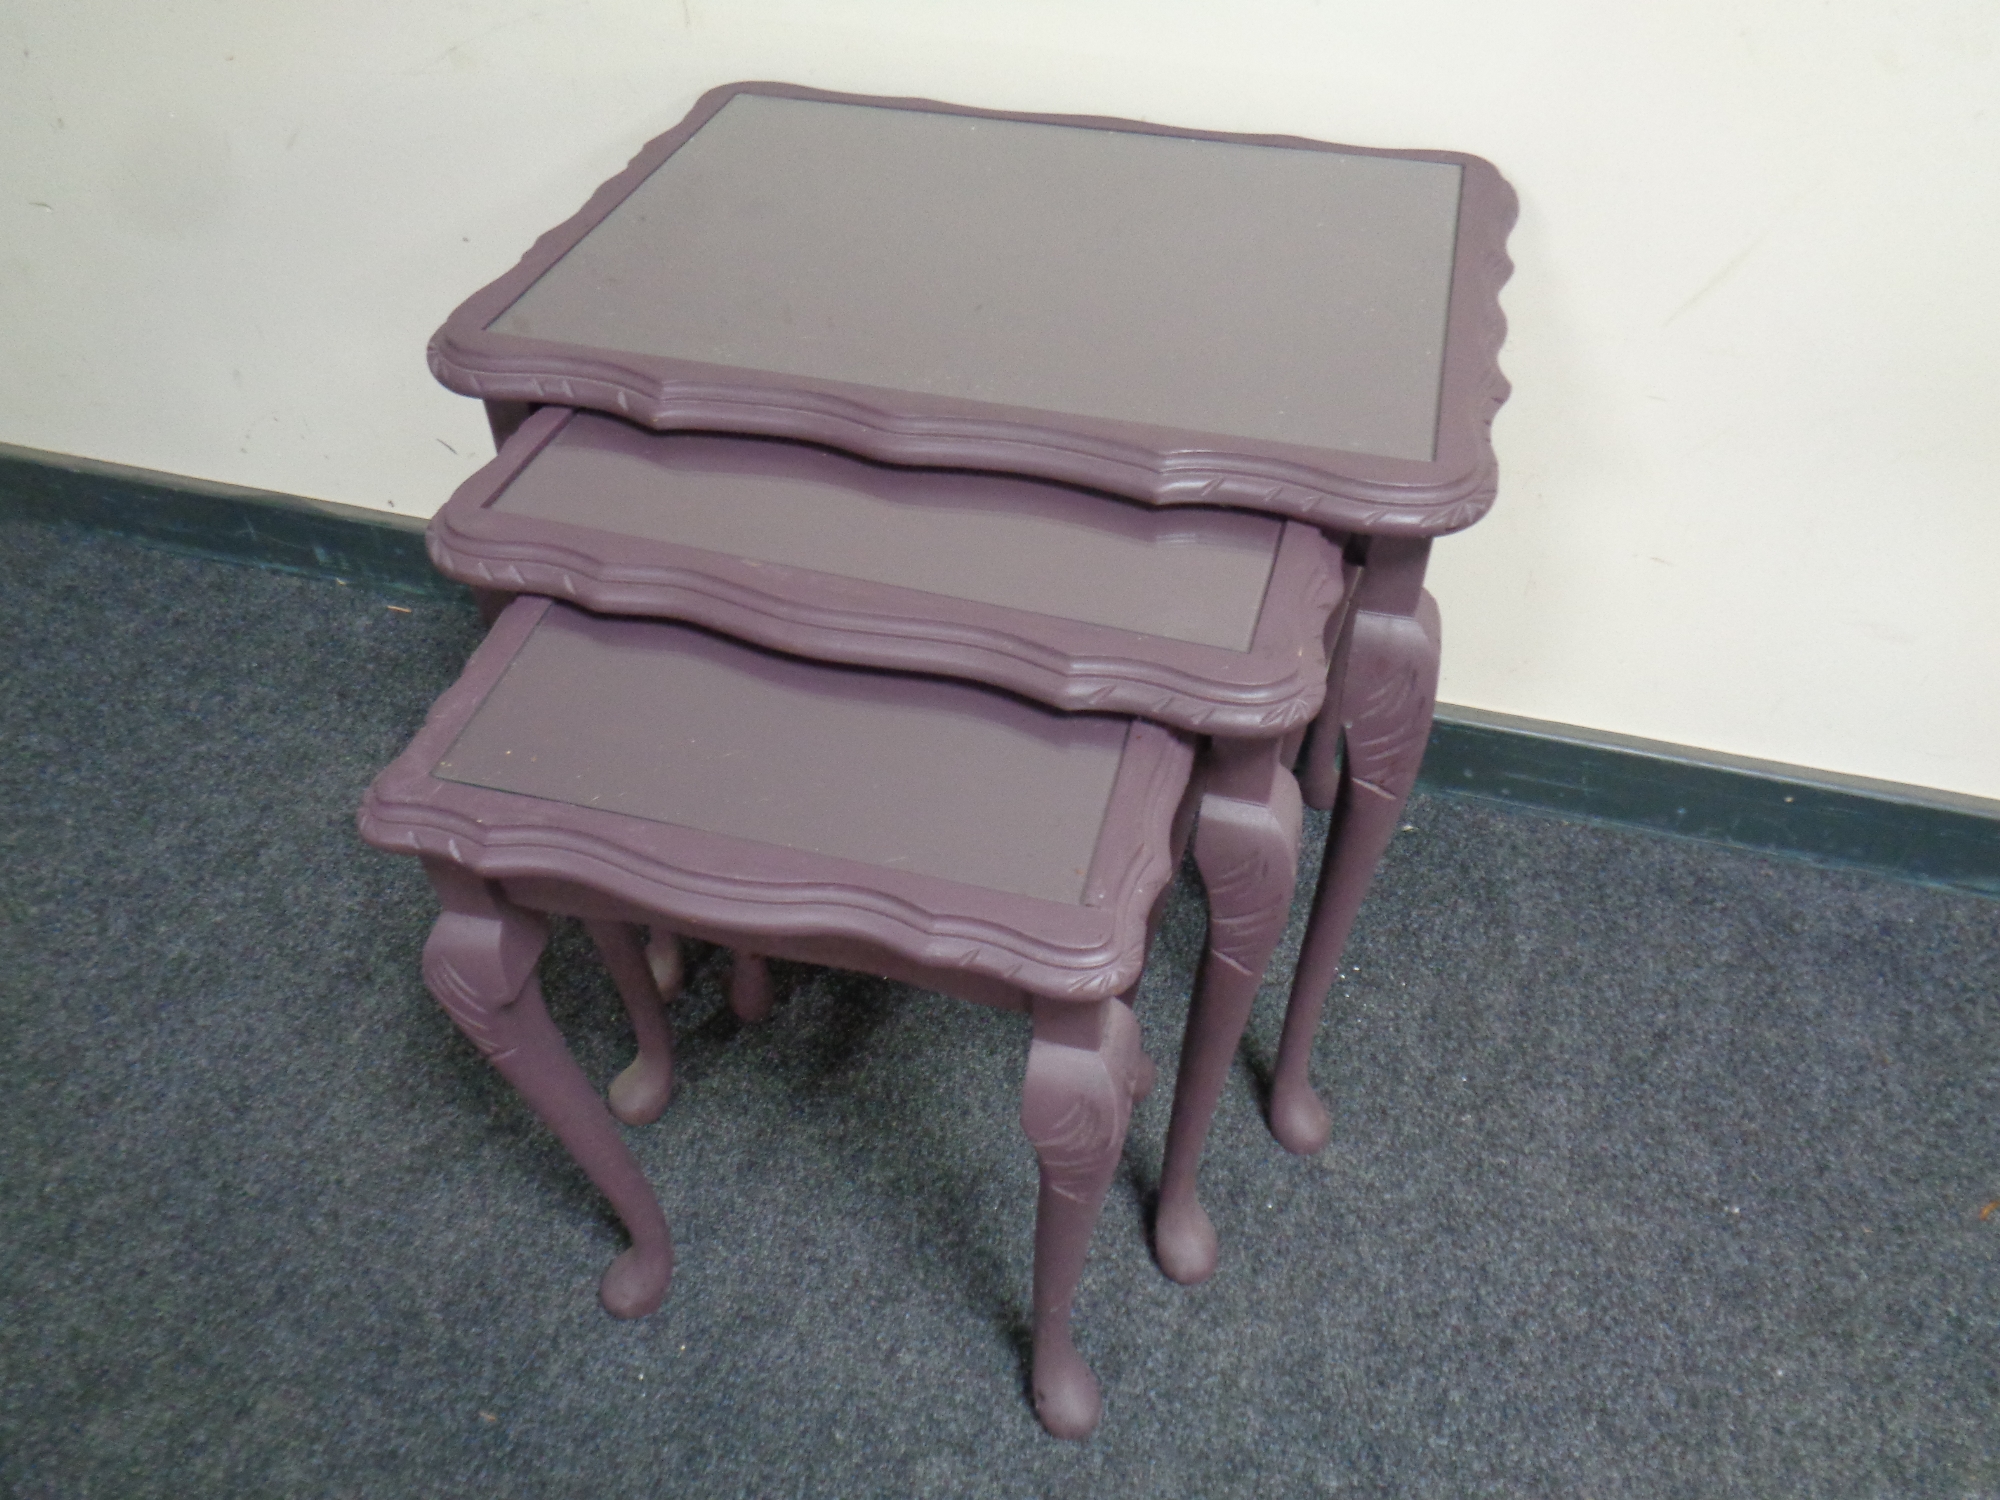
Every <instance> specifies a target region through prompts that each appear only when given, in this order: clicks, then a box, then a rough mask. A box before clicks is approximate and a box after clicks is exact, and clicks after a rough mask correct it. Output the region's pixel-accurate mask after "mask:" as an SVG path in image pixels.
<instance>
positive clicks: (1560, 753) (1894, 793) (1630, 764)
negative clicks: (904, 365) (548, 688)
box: [0, 444, 2000, 897]
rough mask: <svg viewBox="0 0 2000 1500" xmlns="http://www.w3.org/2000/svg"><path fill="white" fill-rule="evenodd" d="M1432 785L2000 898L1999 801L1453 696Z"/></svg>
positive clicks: (377, 555) (110, 499)
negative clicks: (1471, 704) (1586, 725)
mask: <svg viewBox="0 0 2000 1500" xmlns="http://www.w3.org/2000/svg"><path fill="white" fill-rule="evenodd" d="M0 519H20V520H34V521H43V522H53V523H58V524H68V525H78V526H87V527H90V528H93V529H96V530H101V531H109V532H115V533H117V534H119V535H122V536H126V537H130V538H131V539H133V540H134V541H138V542H142V543H146V544H149V545H153V546H159V547H165V548H169V549H171V550H173V551H176V552H183V553H190V554H193V555H195V556H198V557H207V558H214V559H217V560H221V561H227V562H240V563H250V564H254V565H256V566H259V567H267V568H279V569H283V570H285V571H287V572H294V573H308V574H313V575H316V576H322V577H329V578H339V579H342V580H344V581H346V582H348V583H357V584H366V585H369V586H371V587H376V588H385V589H391V590H395V591H398V592H405V593H421V594H431V595H439V594H454V593H459V592H462V590H461V589H460V586H459V585H457V584H455V583H451V582H449V581H448V580H446V579H443V578H441V577H439V576H438V575H437V574H436V573H435V572H433V571H432V569H431V566H430V563H429V560H428V559H427V558H426V557H425V555H424V540H423V523H422V522H421V521H418V520H415V519H414V518H411V517H407V516H396V515H390V514H387V513H385V512H382V511H375V510H364V509H361V508H359V507H356V506H348V505H336V504H332V503H330V502H327V501H322V500H307V499H301V498H298V497H295V496H289V495H279V494H273V493H270V492H268V491H263V490H252V489H243V488H239V487H237V486H234V485H225V484H216V483H212V482H209V481H206V480H199V479H188V478H184V477H181V476H179V475H173V474H160V473H154V472H151V471H149V470H144V469H133V468H127V467H125V466H122V465H118V464H107V463H99V462H96V461H94V460H91V459H83V458H73V457H69V456H67V455H63V454H54V453H44V452H40V451H38V450H36V449H31V448H17V447H12V446H8V445H6V444H0ZM1419 784H1420V787H1421V789H1422V790H1424V791H1428V792H1443V793H1447V794H1450V795H1456V796H1471V797H1483V798H1488V799H1492V800H1496V801H1504V802H1509V803H1513V804H1514V805H1516V806H1520V807H1532V808H1537V809H1540V810H1542V811H1545V812H1553V813H1557V814H1561V815H1565V816H1569V817H1578V818H1588V819H1593V820H1598V821H1603V822H1609V823H1617V824H1621V825H1625V826H1630V827H1640V828H1649V829H1653V830H1656V831H1658V832H1661V833H1669V834H1677V835H1680V836H1683V837H1689V838H1698V839H1706V840H1711V841H1715V842H1720V843H1726V844H1733V845H1735V846H1737V847H1739V848H1745V849H1755V850H1760V851H1763V852H1765V853H1771V854H1782V855H1789V856H1793V857H1798V858H1804V859H1811V860H1815V861H1820V862H1827V863H1836V864H1844V865H1854V866H1860V867H1863V868H1867V869H1872V870H1877V871H1880V872H1882V873H1884V874H1891V875H1896V876H1900V877H1902V878H1904V879H1908V880H1916V881H1921V882H1923V883H1925V884H1929V885H1942V886H1951V887H1954V888H1957V889H1961V890H1970V891H1977V892H1980V893H1982V894H1984V895H1988V896H1994V897H2000V802H1995V801H1989V800H1987V799H1984V798H1979V797H1967V796H1960V795H1958V794H1955V793H1951V792H1940V791H1933V790H1930V789H1928V788H1923V787H1911V786H1902V785H1899V784H1896V783H1893V782H1883V781H1870V780H1867V779H1864V778H1861V777H1850V776H1842V775H1838V774H1835V773H1832V772H1825V771H1813V770H1806V769H1803V768H1801V767H1796V766H1785V765H1778V764H1774V763H1771V762H1768V761H1756V760H1749V759H1746V758H1743V757H1740V756H1731V755H1724V754H1721V753H1718V752H1714V751H1707V750H1693V749H1688V748H1686V747H1683V746H1678V745H1669V744H1662V743H1660V742H1658V741H1653V740H1640V739H1633V738H1631V737H1628V736H1625V735H1617V734H1611V733H1605V732H1601V731H1596V730H1585V729H1576V728H1572V727H1570V726H1567V725H1561V724H1549V723H1544V722H1541V721H1539V720H1534V719H1519V718H1514V717H1512V716H1510V715H1506V714H1496V713H1487V712H1483V711H1481V710H1477V709H1468V708H1457V707H1453V706H1451V705H1440V706H1439V709H1438V719H1437V724H1436V727H1435V728H1434V729H1433V730H1432V732H1431V741H1430V748H1429V751H1428V752H1427V754H1426V756H1425V760H1424V768H1423V775H1422V778H1421V781H1420V783H1419Z"/></svg>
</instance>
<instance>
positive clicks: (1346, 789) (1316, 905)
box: [1271, 543, 1440, 1155]
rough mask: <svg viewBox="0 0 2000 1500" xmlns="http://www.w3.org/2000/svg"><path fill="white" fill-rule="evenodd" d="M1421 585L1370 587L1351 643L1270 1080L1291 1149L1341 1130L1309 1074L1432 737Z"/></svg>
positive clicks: (1432, 644) (1425, 602) (1433, 617)
mask: <svg viewBox="0 0 2000 1500" xmlns="http://www.w3.org/2000/svg"><path fill="white" fill-rule="evenodd" d="M1377 545H1378V546H1379V545H1380V544H1379V543H1378V544H1377ZM1418 577H1419V578H1421V570H1419V572H1418ZM1364 587H1365V584H1364ZM1413 592H1414V594H1415V597H1414V598H1413V599H1412V600H1411V601H1410V602H1411V605H1412V606H1413V607H1412V609H1411V610H1410V611H1409V612H1391V611H1390V610H1387V609H1384V610H1376V609H1370V608H1367V607H1366V606H1367V604H1368V602H1369V601H1368V600H1367V597H1366V595H1365V594H1364V596H1363V601H1362V602H1363V606H1364V607H1363V608H1362V609H1360V610H1359V611H1357V612H1356V615H1355V618H1354V621H1353V625H1352V638H1351V640H1350V642H1349V644H1348V653H1347V682H1346V692H1345V695H1344V717H1345V720H1346V740H1347V751H1346V757H1345V761H1344V763H1343V765H1342V768H1341V777H1340V794H1339V798H1338V800H1337V802H1336V803H1335V806H1334V814H1333V822H1332V825H1331V827H1330V828H1329V829H1328V831H1327V840H1326V857H1325V860H1324V862H1323V863H1322V865H1321V867H1320V876H1319V888H1318V890H1317V891H1316V892H1315V893H1314V896H1313V911H1312V920H1311V924H1310V925H1309V926H1308V927H1307V929H1306V936H1305V942H1304V944H1303V946H1302V947H1301V948H1300V951H1299V966H1298V970H1297V972H1296V973H1295V974H1294V976H1293V979H1292V995H1291V1002H1290V1004H1289V1006H1288V1008H1287V1009H1286V1012H1285V1030H1284V1036H1283V1038H1282V1040H1281V1041H1280V1042H1279V1044H1278V1065H1277V1069H1276V1071H1275V1074H1274V1076H1273V1079H1272V1085H1271V1131H1272V1133H1273V1134H1274V1135H1276V1136H1277V1138H1278V1140H1279V1141H1280V1142H1281V1143H1282V1144H1283V1145H1284V1146H1285V1148H1286V1149H1287V1150H1289V1151H1295V1152H1297V1153H1299V1154H1300V1155H1309V1154H1311V1153H1312V1152H1315V1151H1318V1150H1319V1149H1320V1148H1321V1147H1323V1146H1324V1145H1326V1143H1327V1141H1328V1139H1329V1138H1330V1137H1331V1135H1332V1133H1333V1124H1332V1120H1331V1118H1330V1117H1329V1116H1328V1114H1327V1111H1326V1107H1325V1106H1324V1105H1323V1104H1321V1103H1320V1100H1319V1097H1318V1096H1317V1095H1316V1094H1314V1093H1313V1089H1312V1082H1311V1079H1310V1077H1309V1076H1308V1075H1309V1070H1310V1065H1311V1062H1312V1046H1313V1037H1314V1035H1315V1033H1316V1032H1317V1031H1318V1029H1319V1018H1320V1012H1321V1010H1322V1009H1323V1008H1324V1006H1325V1004H1326V997H1327V992H1328V991H1329V990H1330V989H1331V988H1332V987H1333V981H1334V976H1335V975H1336V973H1337V972H1338V971H1339V967H1340V955H1341V951H1342V950H1343V949H1344V948H1345V947H1346V946H1347V936H1348V933H1349V932H1350V931H1352V930H1353V927H1354V917H1355V913H1356V912H1358V911H1359V910H1360V908H1361V902H1362V899H1363V898H1364V897H1365V896H1366V895H1367V894H1368V886H1369V884H1370V882H1372V881H1373V880H1374V878H1375V869H1376V866H1377V865H1379V864H1380V863H1381V861H1382V855H1383V852H1384V851H1385V850H1387V848H1388V847H1389V840H1390V839H1391V838H1392V837H1393V836H1394V835H1395V832H1396V825H1397V823H1398V821H1399V820H1400V819H1401V818H1402V816H1403V808H1404V806H1405V804H1407V803H1408V801H1409V800H1410V791H1411V788H1413V787H1414V786H1415V785H1416V781H1417V768H1418V767H1419V766H1420V765H1422V763H1423V758H1424V746H1425V745H1426V744H1427V743H1428V742H1429V740H1430V732H1431V717H1432V712H1433V709H1434V708H1435V705H1436V700H1437V680H1438V648H1439V641H1440V634H1439V627H1438V610H1437V602H1436V601H1435V600H1434V599H1432V598H1431V596H1430V595H1429V594H1428V593H1422V592H1421V591H1416V590H1413ZM1391 602H1393V601H1391Z"/></svg>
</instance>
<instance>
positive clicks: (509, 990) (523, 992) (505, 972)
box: [424, 860, 674, 1318]
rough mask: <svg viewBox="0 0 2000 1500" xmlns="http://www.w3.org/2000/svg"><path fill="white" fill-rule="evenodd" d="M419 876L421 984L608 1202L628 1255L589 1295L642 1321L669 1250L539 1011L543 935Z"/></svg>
mask: <svg viewBox="0 0 2000 1500" xmlns="http://www.w3.org/2000/svg"><path fill="white" fill-rule="evenodd" d="M424 867H425V869H426V870H427V871H428V873H429V874H430V877H431V884H432V885H433V886H434V887H435V888H436V890H437V893H438V898H439V900H440V901H442V902H443V904H444V915H442V916H441V917H439V918H438V920H437V925H436V926H435V927H433V928H432V929H431V936H430V941H429V942H427V943H426V944H425V945H424V982H425V983H426V984H427V985H429V986H430V991H431V993H432V994H433V995H435V996H436V997H437V1000H438V1003H439V1004H440V1005H442V1006H443V1007H444V1008H445V1010H446V1012H447V1013H448V1014H449V1015H450V1016H451V1018H452V1020H453V1021H455V1022H456V1023H457V1024H458V1028H459V1030H461V1031H463V1032H464V1033H465V1034H466V1035H467V1036H468V1037H470V1038H471V1039H472V1042H473V1044H474V1045H475V1046H477V1047H478V1048H479V1050H480V1051H481V1052H482V1053H484V1054H485V1055H486V1060H487V1061H488V1062H490V1063H492V1064H493V1066H494V1067H495V1068H497V1069H499V1071H500V1075H501V1076H502V1077H503V1078H505V1079H506V1080H507V1081H508V1082H509V1083H511V1084H513V1085H514V1087H515V1088H516V1089H517V1090H519V1092H520V1094H521V1097H522V1098H524V1099H526V1100H527V1101H528V1104H529V1107H531V1108H532V1109H533V1110H534V1111H535V1113H536V1114H537V1115H539V1116H540V1117H541V1119H542V1122H543V1123H544V1124H546V1125H547V1126H548V1127H549V1129H551V1130H553V1131H554V1132H555V1133H556V1138H557V1139H558V1140H560V1141H561V1142H562V1143H563V1145H564V1146H565V1147H567V1148H568V1150H569V1153H570V1155H571V1156H572V1157H574V1158H575V1159H576V1162H577V1165H579V1166H580V1167H582V1168H583V1170H584V1172H585V1173H586V1174H587V1175H588V1176H589V1178H590V1180H591V1181H592V1182H593V1183H595V1184H596V1185H597V1188H598V1190H599V1191H600V1192H602V1193H603V1194H604V1196H605V1197H607V1198H609V1199H610V1200H611V1206H612V1207H613V1208H614V1209H616V1210H617V1213H618V1217H619V1218H620V1219H622V1220H623V1221H624V1224H625V1228H626V1231H627V1232H628V1233H629V1234H630V1235H631V1236H632V1247H631V1248H630V1249H629V1250H627V1251H626V1252H625V1253H624V1254H622V1255H620V1256H619V1257H618V1258H617V1259H616V1260H614V1261H613V1262H612V1263H611V1267H610V1269H609V1270H607V1271H606V1272H605V1273H604V1277H603V1280H602V1281H601V1282H600V1283H599V1285H598V1295H599V1296H600V1297H601V1298H602V1299H603V1302H604V1306H605V1310H606V1311H608V1312H610V1313H611V1314H612V1315H613V1316H614V1317H620V1318H637V1317H643V1316H644V1315H645V1314H647V1313H650V1312H652V1311H653V1310H654V1309H656V1308H657V1307H659V1305H660V1303H661V1301H662V1300H663V1299H664V1298H665V1297H666V1294H667V1285H668V1283H669V1282H670V1281H671V1280H672V1279H673V1265H674V1252H673V1242H672V1240H671V1238H670V1237H669V1236H668V1233H667V1220H666V1216H665V1215H664V1214H663V1213H661V1211H660V1204H659V1200H658V1199H657V1198H655V1197H654V1196H653V1189H652V1187H651V1186H650V1185H649V1184H648V1183H647V1181H646V1178H645V1174H644V1173H642V1172H641V1171H640V1170H639V1164H638V1163H637V1162H636V1161H634V1160H633V1159H632V1153H631V1152H630V1151H628V1150H626V1148H625V1141H624V1139H623V1137H621V1136H620V1135H619V1133H618V1126H617V1123H616V1122H615V1121H614V1120H613V1119H612V1118H611V1114H610V1112H609V1111H608V1110H607V1109H605V1107H604V1101H603V1100H602V1099H600V1098H598V1096H597V1091H596V1090H595V1089H594V1088H592V1087H591V1085H590V1080H589V1079H587V1078H585V1077H584V1075H583V1069H581V1068H579V1067H578V1066H577V1064H576V1059H575V1058H573V1057H571V1056H570V1054H569V1049H568V1048H567V1047H566V1046H564V1045H563V1039H562V1035H561V1033H560V1032H558V1031H557V1030H556V1027H555V1023H554V1022H553V1021H551V1020H550V1019H549V1013H548V1010H547V1009H546V1008H545V1007H544V1006H543V1004H542V992H541V986H540V985H538V984H537V983H536V982H535V962H536V960H537V959H538V958H539V957H540V956H541V951H542V948H543V946H544V944H545V943H546V942H547V941H548V926H547V924H546V922H545V921H544V920H543V919H542V918H541V917H540V916H538V915H537V914H535V913H533V912H530V911H527V910H524V909H523V908H521V907H518V906H515V905H513V904H512V903H511V902H509V901H507V900H506V899H505V898H504V897H503V896H502V895H501V894H500V892H499V890H498V888H497V887H495V886H493V885H491V884H490V883H488V882H487V881H484V880H481V879H479V878H478V877H477V876H475V875H472V874H469V873H467V872H466V871H464V870H461V869H459V868H458V867H456V866H454V865H448V864H444V863H442V862H438V861H432V860H426V861H425V862H424Z"/></svg>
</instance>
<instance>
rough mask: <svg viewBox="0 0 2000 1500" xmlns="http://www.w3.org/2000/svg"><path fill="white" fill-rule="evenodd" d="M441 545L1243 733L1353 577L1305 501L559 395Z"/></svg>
mask: <svg viewBox="0 0 2000 1500" xmlns="http://www.w3.org/2000/svg"><path fill="white" fill-rule="evenodd" d="M430 548H431V556H432V558H433V559H434V560H435V561H436V563H437V564H438V566H439V568H440V569H442V570H443V571H444V572H445V573H447V574H449V575H450V576H452V577H454V578H458V579H460V580H462V581H464V582H466V583H469V584H471V585H473V586H474V587H476V588H484V589H491V590H506V591H509V592H519V593H535V594H546V595H550V596H554V597H558V598H565V599H570V600H574V601H575V602H577V603H580V604H583V605H585V606H587V607H589V608H591V609H595V610H599V611H602V612H605V613H616V614H630V615H646V616H652V617H656V618H669V619H685V620H690V621H693V622H695V623H697V624H701V625H706V626H708V627H710V628H712V629H716V630H721V631H725V632H727V633H728V634H730V635H733V636H736V637H738V638H739V639H744V640H750V641H755V642H757V643H759V644H762V645H766V646H770V647H773V648H775V649H778V650H782V651H787V652H791V653H793V654H796V655H801V656H809V657H812V658H814V659H817V660H822V661H838V662H850V663H854V664H857V665H866V666H875V667H888V668H895V669H899V670H905V671H920V672H931V673H937V674H941V675H948V676H953V677H960V678H964V679H966V680H968V681H974V682H981V683H986V684H989V685H992V686H996V687H1004V688H1007V689H1010V690H1011V691H1013V692H1017V693H1020V694H1022V695H1024V696H1026V697H1029V698H1033V699H1036V700H1038V701H1040V702H1044V703H1047V704H1049V705H1051V706H1052V707H1056V708H1062V709H1070V710H1077V709H1092V710H1101V711H1105V712H1113V713H1124V714H1133V715H1138V716H1143V717H1146V718H1149V719H1153V720H1156V721H1158V722H1161V723H1165V724H1170V725H1173V726H1174V727H1176V728H1182V729H1190V730H1196V731H1200V732H1204V733H1210V734H1219V735H1226V736H1231V737H1238V738H1265V737H1275V736H1279V735H1282V734H1285V733H1288V732H1290V731H1292V730H1294V729H1297V728H1301V727H1303V726H1304V725H1305V724H1306V723H1308V722H1309V721H1310V719H1311V717H1312V715H1313V714H1314V713H1315V712H1316V711H1317V710H1318V707H1319V703H1320V699H1321V696H1322V694H1323V691H1324V685H1325V680H1326V651H1325V637H1326V632H1327V622H1328V620H1329V618H1330V616H1331V614H1332V612H1333V610H1335V609H1336V608H1337V607H1338V605H1339V603H1340V599H1341V589H1342V582H1341V563H1340V554H1339V551H1338V549H1337V548H1335V547H1334V546H1333V544H1332V543H1330V542H1328V541H1327V540H1326V539H1325V538H1324V537H1323V536H1321V535H1320V534H1319V533H1318V532H1316V531H1314V530H1313V529H1312V528H1310V527H1307V526H1303V525H1301V524H1299V523H1297V522H1285V521H1278V520H1276V519H1273V518H1270V517H1266V516H1259V515H1252V514H1246V513H1240V512H1232V511H1215V510H1207V509H1190V510H1181V511H1171V512H1161V511H1157V510H1152V509H1149V508H1146V507H1143V506H1138V505H1135V504H1132V503H1130V502H1127V501H1120V500H1116V499H1112V498H1110V497H1108V496H1104V495H1098V494H1093V493H1091V492H1088V491H1082V490H1076V489H1072V488H1069V487H1067V486H1061V485H1051V484H1044V483H1037V482H1031V481H1026V480H1020V479H1013V478H1008V477H1005V476H1000V475H989V474H965V473H953V472H949V471H937V470H922V469H893V468H887V467H884V466H881V465H877V464H870V463H864V462H861V461H859V460H856V459H853V458H850V457H848V456H846V455H844V454H840V453H835V452H832V451H830V450H827V449H822V448H817V447H811V446H807V445H804V444H798V443H790V442H781V441H771V440H768V439H747V438H726V437H715V436H702V435H688V434H659V433H651V432H647V431H645V430H644V429H640V428H635V427H632V426H630V425H629V424H626V423H621V422H615V421H612V420H610V419H608V418H605V417H600V416H595V415H591V414H588V413H575V414H573V413H570V412H568V411H565V410H563V409H560V408H548V409H545V410H543V411H541V412H538V413H536V414H535V416H533V417H532V418H530V419H529V420H528V421H527V422H526V423H525V425H524V426H523V427H522V428H521V429H520V430H519V432H518V433H517V434H516V435H515V436H514V437H513V438H512V439H510V441H509V442H508V444H507V447H506V449H505V450H504V451H503V453H502V454H501V456H500V457H499V458H498V459H496V460H495V461H494V462H493V463H491V464H489V465H487V467H486V468H485V469H482V470H481V471H480V472H479V473H478V474H475V475H474V476H473V477H472V478H471V479H470V480H468V481H467V482H466V483H465V484H464V485H462V486H461V487H460V488H459V491H458V492H457V493H456V494H455V495H453V496H452V498H451V500H450V501H449V502H448V503H447V504H446V505H445V506H444V508H443V509H442V510H440V511H439V513H438V515H437V516H436V517H435V518H434V519H433V521H432V523H431V528H430Z"/></svg>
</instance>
